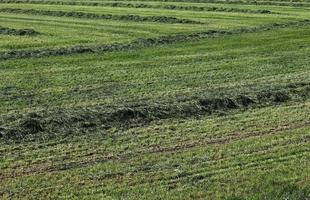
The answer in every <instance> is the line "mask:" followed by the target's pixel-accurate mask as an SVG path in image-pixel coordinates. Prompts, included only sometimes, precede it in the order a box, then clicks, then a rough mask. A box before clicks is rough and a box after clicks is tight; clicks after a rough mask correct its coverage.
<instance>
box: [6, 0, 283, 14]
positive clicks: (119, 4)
mask: <svg viewBox="0 0 310 200" xmlns="http://www.w3.org/2000/svg"><path fill="white" fill-rule="evenodd" d="M1 3H27V4H48V5H72V6H74V5H79V6H102V7H125V8H154V9H156V8H159V9H168V10H193V11H213V12H237V13H238V12H240V13H261V14H278V13H274V12H272V11H270V10H266V9H265V10H254V9H240V8H239V9H238V8H225V7H204V6H191V5H188V6H179V5H172V4H170V5H168V4H167V5H161V4H158V5H154V4H145V3H124V2H100V3H98V2H78V1H72V2H70V1H44V0H42V1H38V0H5V1H1Z"/></svg>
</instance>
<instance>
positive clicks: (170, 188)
mask: <svg viewBox="0 0 310 200" xmlns="http://www.w3.org/2000/svg"><path fill="white" fill-rule="evenodd" d="M308 112H309V103H306V102H305V103H302V104H299V105H294V104H292V105H283V106H277V107H268V108H261V109H255V110H251V111H246V112H240V113H235V114H232V115H228V116H222V117H221V116H212V117H206V118H203V119H199V120H189V121H175V120H165V121H161V122H157V123H154V124H152V125H150V126H147V127H138V128H134V129H129V130H127V131H121V130H107V131H103V132H102V131H99V132H97V133H93V134H91V135H87V136H86V135H84V136H71V137H68V138H66V139H64V140H51V141H47V142H43V141H42V142H40V143H22V144H16V145H12V144H11V145H6V144H4V145H2V147H1V149H0V152H1V153H2V154H4V155H6V156H5V157H2V161H3V162H2V164H1V166H0V167H1V168H2V170H1V177H2V180H3V181H2V182H1V185H2V188H3V189H2V193H1V194H2V196H3V197H4V198H6V197H12V198H18V197H20V196H21V195H23V193H21V192H19V188H20V187H21V185H22V186H23V188H24V192H25V191H27V190H29V189H31V188H32V189H31V190H32V192H31V197H32V198H36V197H38V196H37V195H43V196H49V198H53V197H56V196H59V195H66V196H71V197H74V196H77V195H78V196H79V197H80V198H83V197H86V196H88V195H89V194H91V193H92V194H93V197H94V198H100V195H104V196H106V197H108V196H110V197H111V198H125V197H126V198H129V199H131V198H132V199H135V198H136V197H137V196H136V195H138V194H139V195H140V198H151V199H157V198H159V197H161V198H168V199H173V198H179V197H181V196H182V197H183V198H184V197H186V198H194V197H197V195H198V194H200V195H201V198H212V199H221V198H223V197H226V198H227V197H229V196H238V197H239V198H242V197H249V196H252V198H254V199H259V198H262V197H263V196H264V195H266V196H267V197H266V198H268V197H269V198H271V196H273V195H279V196H278V197H279V198H280V197H281V198H291V199H300V198H301V199H302V198H306V197H307V196H308V195H309V190H308V189H307V188H308V187H309V185H307V184H306V183H307V182H308V181H307V176H305V175H306V174H307V173H308V171H307V168H306V166H307V163H308V161H307V158H309V156H310V155H309V151H307V150H308V149H309V145H308V142H307V141H308V134H307V133H308V132H307V131H308V126H309V124H308V123H309V120H310V119H309V116H308V115H307V113H308ZM280 116H284V117H283V118H282V117H280ZM231 122H235V123H231ZM240 123H242V127H243V128H242V130H241V129H240ZM298 123H299V124H301V126H299V127H298V126H296V125H297V124H298ZM302 123H306V124H304V125H302ZM307 124H308V125H307ZM281 127H283V128H281ZM255 130H262V131H264V130H265V131H266V132H265V133H264V132H262V133H263V134H260V135H257V136H251V137H240V139H237V140H231V139H230V138H231V135H232V134H233V135H237V134H238V135H240V136H243V135H247V134H248V133H250V134H251V133H252V132H255ZM269 132H272V134H269ZM217 135H218V136H217ZM219 136H220V137H222V138H227V142H226V143H208V142H207V141H206V142H205V143H204V142H203V141H201V139H205V138H206V137H219ZM86 138H88V139H86ZM109 138H110V139H109ZM68 141H70V143H71V145H70V146H68V145H67V142H68ZM182 141H184V142H185V141H187V142H195V141H197V142H199V143H201V145H197V146H196V145H195V146H193V147H192V148H190V149H188V148H187V149H179V150H178V148H177V145H178V144H182V143H184V142H182ZM169 146H172V147H171V149H173V148H175V151H173V150H172V151H168V152H166V151H161V152H160V153H159V152H157V153H150V149H149V148H157V147H161V148H167V147H169ZM173 146H174V147H173ZM7 148H8V149H7ZM169 148H170V147H169ZM5 149H6V150H5ZM9 149H11V150H9ZM3 150H5V151H3ZM5 152H10V153H5ZM34 152H36V153H35V154H34ZM126 154H127V155H126ZM34 155H36V156H35V157H34ZM122 155H126V156H122ZM12 156H13V157H12ZM105 157H106V158H105ZM12 159H13V160H12ZM29 160H32V162H31V163H29V162H28V161H29ZM16 161H19V162H18V163H19V164H18V165H16V164H17V163H16V164H14V163H15V162H16ZM293 166H294V169H295V170H293V171H290V169H291V168H293ZM301 169H306V171H304V170H301ZM20 170H22V171H20ZM267 170H268V171H267ZM267 173H268V178H267V179H266V178H265V182H264V184H263V182H261V179H262V178H263V177H266V176H267ZM12 174H15V175H14V176H12ZM150 174H151V176H150ZM147 176H150V177H148V178H146V177H147ZM61 177H63V178H61ZM245 177H247V178H246V179H245ZM241 180H242V181H241ZM58 181H62V182H63V184H64V185H66V186H65V188H63V187H57V184H56V183H57V182H58ZM223 181H225V182H226V184H225V185H222V187H219V185H218V184H220V183H222V182H223ZM34 182H35V184H34ZM17 183H22V184H21V185H20V184H17ZM275 183H276V184H277V185H278V187H279V188H280V190H279V188H278V187H274V186H273V185H274V184H275ZM302 183H303V184H302ZM179 185H183V187H182V189H180V188H179V187H178V186H179ZM245 185H247V187H244V186H245ZM284 185H289V186H290V187H292V188H287V189H286V187H283V186H284ZM301 185H302V186H301ZM262 186H263V187H262ZM78 188H79V189H78ZM116 188H117V190H115V189H116ZM281 188H282V189H281ZM289 189H292V191H291V192H290V191H289ZM55 190H58V192H56V191H55ZM158 190H160V191H162V192H161V193H156V194H153V193H154V192H155V191H158ZM256 190H259V191H260V192H259V194H257V191H256ZM286 190H288V191H286ZM96 191H98V193H97V192H96ZM99 191H104V192H103V193H102V192H99ZM142 191H143V192H142ZM203 191H204V192H203ZM141 192H142V193H141ZM176 193H181V194H179V195H180V196H179V195H177V194H176ZM150 194H152V195H150ZM200 195H199V196H200ZM210 195H211V196H210ZM256 195H258V196H256ZM41 197H42V196H41ZM255 197H256V198H255Z"/></svg>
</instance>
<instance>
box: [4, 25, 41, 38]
mask: <svg viewBox="0 0 310 200" xmlns="http://www.w3.org/2000/svg"><path fill="white" fill-rule="evenodd" d="M37 34H39V33H38V32H36V31H35V30H33V29H14V28H7V27H0V35H18V36H33V35H37Z"/></svg>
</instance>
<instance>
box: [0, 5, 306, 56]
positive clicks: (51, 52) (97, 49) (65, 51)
mask: <svg viewBox="0 0 310 200" xmlns="http://www.w3.org/2000/svg"><path fill="white" fill-rule="evenodd" d="M0 12H1V10H0ZM13 12H14V11H13ZM309 24H310V20H302V21H297V22H289V23H283V24H279V23H275V24H267V25H263V26H259V27H254V28H242V29H236V30H232V31H221V30H209V31H206V32H198V33H190V34H187V35H172V36H162V37H159V38H146V39H138V40H134V41H132V42H129V43H124V44H122V43H115V44H109V45H106V44H104V45H96V46H72V47H68V48H59V49H39V50H20V51H9V52H3V53H0V59H2V60H5V59H12V58H29V57H44V56H59V55H71V54H81V53H105V52H113V51H122V50H131V49H139V48H146V47H152V46H161V45H167V44H174V43H178V42H186V41H196V40H201V39H205V38H212V37H221V36H226V35H234V34H242V33H251V32H260V31H269V30H273V29H278V28H286V27H302V26H308V25H309Z"/></svg>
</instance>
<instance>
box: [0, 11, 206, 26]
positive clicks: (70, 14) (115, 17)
mask: <svg viewBox="0 0 310 200" xmlns="http://www.w3.org/2000/svg"><path fill="white" fill-rule="evenodd" d="M0 12H5V13H16V14H31V15H46V16H56V17H75V18H84V19H104V20H125V21H136V22H160V23H181V24H200V22H198V21H192V20H189V19H179V18H175V17H167V16H139V15H112V14H95V13H84V12H73V11H72V12H63V11H51V10H35V9H29V10H27V9H18V8H1V9H0Z"/></svg>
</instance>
